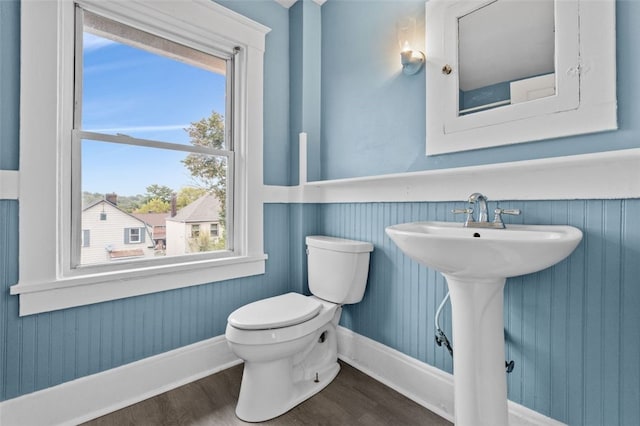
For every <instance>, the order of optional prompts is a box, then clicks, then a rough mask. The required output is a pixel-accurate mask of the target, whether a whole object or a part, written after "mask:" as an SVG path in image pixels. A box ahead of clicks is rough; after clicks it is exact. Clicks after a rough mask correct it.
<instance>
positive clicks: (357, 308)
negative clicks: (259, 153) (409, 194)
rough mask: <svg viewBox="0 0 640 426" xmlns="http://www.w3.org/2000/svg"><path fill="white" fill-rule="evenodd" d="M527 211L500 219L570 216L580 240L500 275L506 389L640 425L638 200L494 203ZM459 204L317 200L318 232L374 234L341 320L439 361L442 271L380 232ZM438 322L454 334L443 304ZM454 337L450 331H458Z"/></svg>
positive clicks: (540, 403)
mask: <svg viewBox="0 0 640 426" xmlns="http://www.w3.org/2000/svg"><path fill="white" fill-rule="evenodd" d="M500 204H501V206H502V207H505V208H520V209H522V210H523V215H521V216H519V217H507V218H505V219H506V221H507V223H528V224H557V225H562V224H568V225H572V226H576V227H578V228H580V229H581V230H582V231H583V232H584V240H583V242H582V243H581V244H580V245H579V246H578V248H577V249H576V250H575V252H574V253H573V254H572V255H571V256H570V257H569V258H568V259H567V260H565V261H563V262H561V263H559V264H557V265H555V266H553V267H551V268H549V269H547V270H544V271H541V272H538V273H536V274H530V275H526V276H523V277H515V278H510V279H509V280H507V285H506V287H505V339H506V343H507V345H506V357H507V358H508V359H513V360H514V361H515V363H516V368H515V370H514V372H513V373H512V374H510V375H508V376H507V379H508V386H509V398H510V399H511V400H513V401H515V402H518V403H521V404H523V405H525V406H528V407H530V408H532V409H534V410H536V411H539V412H541V413H543V414H545V415H548V416H551V417H553V418H556V419H558V420H560V421H563V422H567V423H569V424H572V425H574V424H575V425H598V424H607V425H623V426H626V425H632V424H633V425H635V424H640V408H639V407H640V361H639V360H640V328H639V327H638V324H640V309H639V308H638V307H639V306H640V279H639V278H638V277H640V262H639V259H640V221H638V220H637V218H638V217H640V200H590V201H583V200H580V201H536V202H532V201H529V202H513V201H512V202H502V203H500ZM456 207H462V206H461V205H460V203H458V204H456V203H362V204H330V205H322V206H321V207H320V208H321V216H322V218H323V221H322V229H321V231H322V233H324V234H326V235H332V236H337V237H344V238H354V239H361V240H366V241H370V242H372V243H373V244H374V245H375V251H374V253H373V255H372V258H371V262H372V264H371V268H370V276H369V283H368V287H367V292H366V295H365V299H364V300H363V302H361V303H360V304H357V305H350V306H345V309H344V311H345V314H344V316H343V320H342V325H343V326H346V327H348V328H351V329H353V330H354V331H356V332H358V333H361V334H363V335H365V336H367V337H370V338H372V339H374V340H376V341H378V342H380V343H383V344H385V345H388V346H391V347H393V348H395V349H398V350H400V351H401V352H404V353H406V354H408V355H410V356H413V357H416V358H418V359H420V360H422V361H425V362H427V363H429V364H431V365H434V366H436V367H438V368H441V369H443V370H445V371H449V372H451V371H452V362H451V358H450V357H449V354H448V353H447V352H446V350H445V349H444V348H441V347H438V346H437V345H435V342H434V340H433V339H434V320H433V317H434V315H435V311H436V309H437V307H438V305H439V303H440V301H441V300H442V298H443V297H444V295H445V294H446V285H445V283H444V279H443V278H442V276H441V275H440V274H438V273H435V272H434V271H431V270H429V269H427V268H424V267H422V266H419V265H417V264H416V263H415V262H413V261H411V260H410V259H408V258H407V257H406V256H405V255H404V254H403V253H402V252H400V251H399V250H398V249H397V248H396V247H395V245H394V244H393V242H392V241H390V239H389V238H388V237H387V236H386V234H385V233H384V228H385V227H386V226H389V225H391V224H395V223H402V222H411V221H420V220H454V221H462V220H463V218H461V217H454V216H453V215H451V214H450V212H449V211H450V210H451V209H452V208H456ZM443 319H444V321H443V322H444V324H445V326H444V328H445V332H446V333H447V334H448V336H449V337H453V339H454V340H455V336H451V323H450V310H449V307H448V306H447V309H445V311H444V316H443ZM454 346H455V342H454Z"/></svg>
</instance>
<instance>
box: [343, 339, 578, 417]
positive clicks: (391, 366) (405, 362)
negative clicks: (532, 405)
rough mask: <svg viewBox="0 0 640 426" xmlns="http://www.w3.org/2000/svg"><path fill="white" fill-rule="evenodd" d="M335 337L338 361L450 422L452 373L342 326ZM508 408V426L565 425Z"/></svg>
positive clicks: (512, 404) (518, 407)
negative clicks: (336, 339) (336, 337)
mask: <svg viewBox="0 0 640 426" xmlns="http://www.w3.org/2000/svg"><path fill="white" fill-rule="evenodd" d="M337 334H338V356H339V358H340V359H341V360H343V361H344V362H346V363H347V364H350V365H352V366H353V367H355V368H357V369H358V370H361V371H362V372H364V373H365V374H367V375H368V376H371V377H373V378H374V379H376V380H377V381H379V382H381V383H384V384H385V385H387V386H389V387H390V388H392V389H394V390H396V391H397V392H399V393H401V394H402V395H404V396H406V397H407V398H409V399H411V400H413V401H415V402H417V403H418V404H420V405H422V406H423V407H426V408H427V409H429V410H431V411H433V412H434V413H436V414H437V415H439V416H441V417H444V418H445V419H447V420H449V421H451V422H453V420H454V414H453V413H454V411H453V376H452V375H451V374H449V373H446V372H444V371H442V370H439V369H437V368H435V367H432V366H430V365H429V364H425V363H423V362H421V361H418V360H416V359H415V358H411V357H410V356H407V355H405V354H403V353H401V352H399V351H396V350H395V349H392V348H390V347H388V346H385V345H383V344H381V343H378V342H376V341H374V340H371V339H369V338H367V337H364V336H362V335H359V334H357V333H354V332H353V331H351V330H349V329H347V328H344V327H342V326H338V329H337ZM508 405H509V425H511V426H535V425H539V426H563V425H564V423H561V422H559V421H557V420H554V419H552V418H549V417H547V416H544V415H542V414H540V413H538V412H536V411H533V410H531V409H529V408H527V407H524V406H522V405H520V404H516V403H515V402H513V401H509V402H508ZM564 426H566V425H564Z"/></svg>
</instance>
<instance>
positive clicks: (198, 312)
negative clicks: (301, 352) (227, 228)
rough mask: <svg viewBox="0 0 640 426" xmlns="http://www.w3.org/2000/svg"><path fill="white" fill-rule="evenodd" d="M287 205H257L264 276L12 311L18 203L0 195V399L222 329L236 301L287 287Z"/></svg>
mask: <svg viewBox="0 0 640 426" xmlns="http://www.w3.org/2000/svg"><path fill="white" fill-rule="evenodd" d="M288 208H289V206H287V205H266V206H265V214H264V217H265V224H266V225H267V226H265V251H266V252H267V253H268V254H269V260H268V262H267V268H268V273H267V274H265V275H264V276H258V277H249V278H243V279H239V280H230V281H226V282H220V283H212V284H205V285H202V286H194V287H188V288H184V289H179V290H171V291H166V292H162V293H155V294H150V295H146V296H139V297H134V298H129V299H122V300H116V301H111V302H105V303H100V304H95V305H89V306H82V307H78V308H72V309H66V310H63V311H57V312H52V313H44V314H39V315H31V316H27V317H22V318H21V317H19V316H18V298H17V297H16V296H10V295H9V287H10V286H11V285H13V284H15V283H16V282H17V270H18V259H17V252H18V250H17V247H18V221H17V218H18V208H17V202H15V201H3V200H0V309H1V311H0V339H1V340H0V342H2V343H1V345H0V400H5V399H10V398H14V397H17V396H19V395H22V394H26V393H30V392H33V391H36V390H39V389H43V388H47V387H50V386H53V385H56V384H59V383H62V382H65V381H68V380H73V379H75V378H78V377H82V376H86V375H88V374H93V373H96V372H99V371H104V370H106V369H110V368H113V367H117V366H119V365H122V364H125V363H129V362H132V361H135V360H138V359H141V358H144V357H148V356H151V355H155V354H158V353H161V352H165V351H167V350H170V349H174V348H177V347H180V346H184V345H187V344H190V343H194V342H196V341H199V340H203V339H206V338H210V337H215V336H219V335H221V334H224V329H225V326H226V319H227V316H228V315H229V313H230V312H231V311H232V310H233V309H235V308H237V307H238V306H240V305H242V304H246V303H248V302H250V301H253V300H256V299H258V298H262V297H267V296H271V295H276V294H281V293H284V292H286V291H288V290H289V287H290V285H289V242H288V241H289V216H288Z"/></svg>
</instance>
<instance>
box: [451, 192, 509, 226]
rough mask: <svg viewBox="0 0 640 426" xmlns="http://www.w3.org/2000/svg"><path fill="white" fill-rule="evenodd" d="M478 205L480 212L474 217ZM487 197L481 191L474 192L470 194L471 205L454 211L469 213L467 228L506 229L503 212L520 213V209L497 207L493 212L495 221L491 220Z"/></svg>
mask: <svg viewBox="0 0 640 426" xmlns="http://www.w3.org/2000/svg"><path fill="white" fill-rule="evenodd" d="M476 204H477V205H478V209H479V210H478V213H477V215H476V218H474V213H475V206H476ZM487 211H488V210H487V197H485V196H484V195H482V194H480V193H479V192H474V193H473V194H471V195H469V207H467V208H466V209H454V210H452V211H451V212H452V213H456V214H457V213H465V214H466V215H467V217H466V219H465V221H464V227H465V228H495V229H504V228H505V226H504V222H503V221H502V215H503V214H509V215H519V214H520V209H501V208H499V207H497V208H496V209H495V210H494V211H493V213H494V217H493V222H489V216H488V213H487Z"/></svg>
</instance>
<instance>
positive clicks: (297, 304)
mask: <svg viewBox="0 0 640 426" xmlns="http://www.w3.org/2000/svg"><path fill="white" fill-rule="evenodd" d="M306 242H307V247H308V250H307V251H308V256H309V257H308V259H309V268H308V269H309V288H310V290H311V292H312V293H314V295H312V296H304V295H302V294H298V293H287V294H283V295H280V296H275V297H270V298H267V299H263V300H259V301H257V302H253V303H250V304H248V305H245V306H242V307H240V308H238V309H237V310H235V311H234V312H232V313H231V314H230V315H229V318H228V321H227V329H226V332H225V336H226V338H227V342H228V344H229V347H230V348H231V350H232V351H233V353H234V354H236V355H237V356H238V357H239V358H241V359H243V360H244V371H243V375H242V383H241V385H240V395H239V397H238V405H237V407H236V415H237V416H238V417H239V418H240V419H242V420H245V421H248V422H261V421H265V420H269V419H271V418H274V417H277V416H279V415H281V414H283V413H285V412H287V411H289V410H290V409H291V408H293V407H295V406H296V405H298V404H299V403H301V402H303V401H304V400H306V399H308V398H310V397H311V396H313V395H314V394H316V393H318V392H320V391H321V390H322V389H324V388H325V387H326V386H327V385H328V384H329V383H331V381H332V380H333V379H334V378H335V376H336V375H337V374H338V372H339V370H340V366H339V364H338V343H337V336H336V326H337V325H338V322H339V321H340V315H341V313H342V304H343V303H357V302H359V301H360V300H361V299H362V297H363V294H364V289H365V286H366V278H367V274H368V266H369V253H370V252H371V251H372V250H373V246H372V245H371V244H370V243H364V242H360V241H353V240H344V239H339V238H331V237H320V236H317V237H307V239H306Z"/></svg>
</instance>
